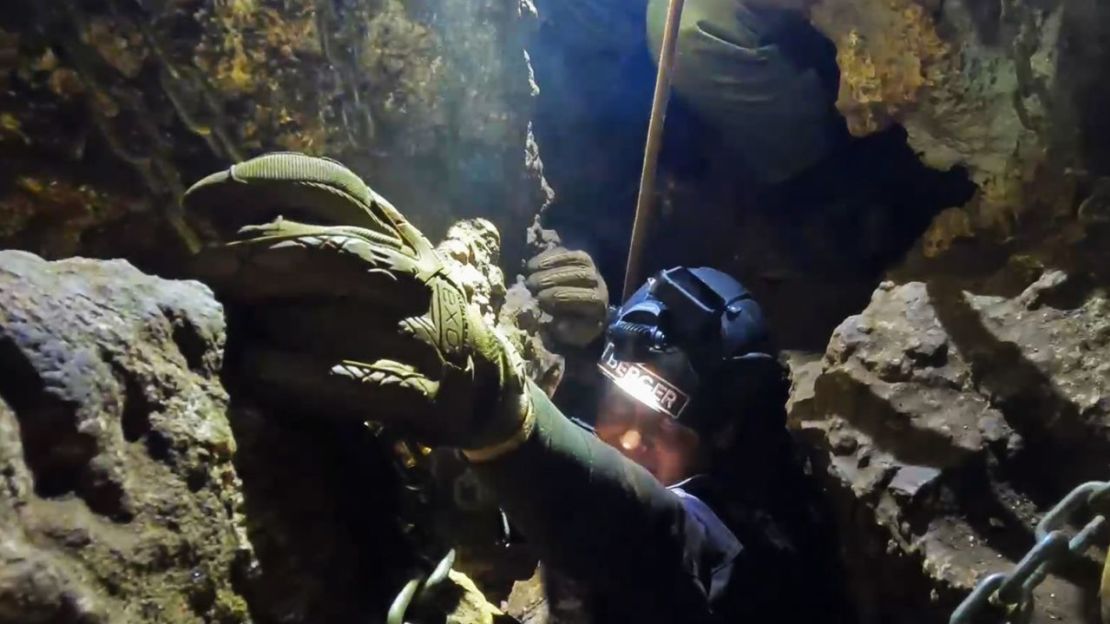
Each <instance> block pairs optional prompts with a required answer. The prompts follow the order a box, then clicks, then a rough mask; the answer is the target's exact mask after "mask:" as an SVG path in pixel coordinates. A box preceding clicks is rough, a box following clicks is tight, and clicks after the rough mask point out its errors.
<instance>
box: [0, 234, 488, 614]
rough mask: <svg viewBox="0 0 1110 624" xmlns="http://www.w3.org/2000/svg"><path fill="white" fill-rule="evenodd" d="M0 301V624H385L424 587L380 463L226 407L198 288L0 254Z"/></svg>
mask: <svg viewBox="0 0 1110 624" xmlns="http://www.w3.org/2000/svg"><path fill="white" fill-rule="evenodd" d="M0 292H3V293H4V297H3V299H2V301H0V363H2V364H3V369H4V376H3V378H2V379H0V474H3V475H4V478H3V484H4V486H3V487H2V488H0V622H4V623H9V622H10V623H11V624H16V623H19V624H29V623H35V622H43V623H46V622H88V623H100V622H103V623H107V622H112V623H115V622H120V623H130V622H136V623H137V622H222V623H231V622H305V623H308V622H323V621H381V620H383V619H384V617H383V614H384V613H385V611H386V608H387V607H388V606H389V604H390V602H392V600H393V598H394V595H395V594H396V592H397V591H398V590H399V589H400V588H401V587H402V586H403V585H404V583H405V582H406V581H407V580H408V579H409V576H410V574H413V573H415V571H416V570H418V569H420V566H419V565H417V562H416V561H414V560H413V552H412V547H413V545H412V544H411V543H410V542H408V541H407V540H406V539H405V538H404V533H403V531H402V526H401V525H400V524H399V522H398V517H399V516H398V513H399V510H398V508H397V507H396V502H395V492H394V488H396V483H395V478H394V473H393V468H392V467H391V465H390V462H391V460H390V459H389V457H388V455H386V454H384V453H383V452H382V450H381V449H380V448H378V447H377V446H376V445H375V442H374V440H373V439H372V438H371V436H370V435H369V434H368V433H366V432H365V431H361V432H360V431H359V430H358V429H357V428H355V429H353V430H345V429H340V428H337V427H336V426H335V424H334V423H331V422H328V423H327V424H323V423H316V422H305V421H303V420H297V421H294V420H290V419H287V418H282V417H280V416H279V415H275V414H272V413H269V414H268V413H265V412H263V411H261V410H260V409H259V408H257V407H256V406H253V405H252V404H251V403H250V402H249V401H248V400H246V399H244V398H236V397H235V395H234V394H232V395H231V396H230V397H229V394H228V392H227V391H225V389H224V386H223V384H222V382H221V369H222V365H223V357H224V351H223V350H224V346H225V341H226V339H225V327H224V317H223V310H222V308H221V306H220V304H219V303H218V302H216V301H215V300H214V299H213V297H212V294H211V292H210V291H209V290H208V289H207V288H206V287H205V286H203V285H201V284H199V283H197V282H174V281H166V280H162V279H159V278H155V277H150V276H147V275H144V274H142V273H140V272H139V271H137V270H136V269H135V268H133V267H132V266H130V265H129V264H127V263H126V262H124V261H122V260H116V261H110V262H101V261H92V260H83V259H74V260H66V261H60V262H46V261H44V260H42V259H41V258H38V257H36V256H33V255H31V254H28V253H24V252H17V251H4V252H0ZM451 587H453V588H455V589H453V590H452V591H450V592H447V594H446V595H445V596H444V597H443V599H444V600H447V599H458V602H457V603H450V602H449V603H447V604H446V607H445V608H446V609H447V610H448V611H450V612H452V613H454V615H452V616H451V617H452V618H453V619H451V620H450V621H453V622H458V623H460V624H462V623H473V624H478V623H482V622H492V621H505V620H504V618H501V619H496V620H495V619H493V618H494V617H495V616H496V614H497V611H496V609H495V608H493V606H492V605H490V604H488V603H487V602H486V601H485V599H484V598H483V597H482V596H481V594H480V593H478V592H477V590H476V588H475V587H474V585H473V583H472V582H470V581H469V580H468V579H466V577H464V576H461V575H453V576H452V583H451ZM451 597H454V598H451Z"/></svg>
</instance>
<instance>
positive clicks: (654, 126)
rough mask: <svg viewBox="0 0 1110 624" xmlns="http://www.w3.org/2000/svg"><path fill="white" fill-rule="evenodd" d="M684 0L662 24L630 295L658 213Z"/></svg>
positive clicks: (629, 267)
mask: <svg viewBox="0 0 1110 624" xmlns="http://www.w3.org/2000/svg"><path fill="white" fill-rule="evenodd" d="M684 5H685V0H670V3H669V4H668V5H667V22H666V25H665V26H664V28H663V44H662V46H661V50H660V51H659V69H658V71H657V72H656V75H655V94H654V96H653V97H652V101H651V121H649V122H648V132H647V141H646V143H645V145H644V165H643V168H642V169H641V171H640V191H639V194H638V195H637V197H636V218H635V220H634V221H633V223H632V240H631V242H630V243H629V245H628V263H627V264H626V265H625V268H624V296H623V297H622V298H621V300H622V301H623V300H625V299H628V297H630V296H631V295H632V293H633V292H634V291H635V290H636V288H638V287H639V285H640V282H641V281H643V276H642V275H641V274H640V273H641V271H642V268H641V267H642V265H643V252H644V243H645V242H647V235H648V230H649V229H650V228H651V223H652V221H653V220H654V217H655V214H654V212H655V206H654V204H653V202H652V199H653V197H652V195H653V193H654V190H655V173H656V170H657V169H658V165H659V150H660V148H661V147H662V144H663V121H664V120H665V119H666V116H667V101H668V98H669V96H670V91H671V74H672V73H673V70H674V57H675V47H676V46H675V44H676V42H677V40H678V25H679V23H680V22H681V21H682V7H683V6H684Z"/></svg>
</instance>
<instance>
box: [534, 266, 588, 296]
mask: <svg viewBox="0 0 1110 624" xmlns="http://www.w3.org/2000/svg"><path fill="white" fill-rule="evenodd" d="M524 284H525V286H527V287H528V289H529V290H531V291H532V292H539V291H541V290H546V289H548V288H556V287H561V286H579V287H582V288H591V289H596V288H597V286H598V275H597V271H595V270H594V268H593V267H592V266H588V267H583V266H575V265H571V266H561V267H556V268H553V269H545V270H543V271H537V272H535V273H532V274H531V275H529V276H528V279H527V280H525V282H524Z"/></svg>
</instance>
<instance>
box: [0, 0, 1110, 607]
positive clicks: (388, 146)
mask: <svg viewBox="0 0 1110 624" xmlns="http://www.w3.org/2000/svg"><path fill="white" fill-rule="evenodd" d="M691 1H692V0H691ZM739 1H740V0H737V2H738V3H739ZM647 4H648V3H647V2H615V1H613V2H606V1H605V0H597V2H594V3H589V2H565V1H564V0H516V1H506V0H411V1H409V0H55V1H51V2H42V1H34V0H12V1H11V2H8V3H7V4H6V5H5V8H4V11H3V12H0V623H12V624H15V623H20V624H33V623H43V624H45V623H56V622H57V623H61V622H81V623H102V622H182V623H184V622H219V623H228V624H230V623H233V622H260V623H268V622H275V623H276V622H284V623H299V622H304V623H309V622H312V623H317V622H385V621H387V619H386V618H387V616H386V613H387V610H388V609H389V607H390V605H391V603H393V601H394V600H395V598H396V596H397V595H398V592H399V591H400V590H401V589H402V588H403V587H405V585H406V583H407V582H408V581H409V580H410V579H412V578H413V577H414V575H415V576H419V575H421V574H423V575H426V574H427V573H428V572H430V571H431V568H432V567H433V566H435V564H436V563H437V562H440V560H441V558H442V557H443V555H444V553H445V552H446V550H447V548H449V547H451V546H454V547H455V551H456V553H457V556H456V559H455V561H454V566H453V568H452V569H451V571H450V572H449V574H448V575H447V576H446V577H445V579H444V580H443V584H444V585H447V586H449V591H446V592H442V591H441V592H440V595H438V596H437V597H436V598H435V599H427V600H424V601H423V603H422V604H419V605H417V606H414V607H413V608H412V610H411V611H410V613H409V615H408V620H407V621H413V622H425V621H427V622H432V621H438V622H442V621H448V622H456V623H460V624H462V623H479V622H480V623H493V622H524V623H539V622H547V621H557V619H556V618H553V617H552V616H551V615H550V613H549V611H548V608H547V607H546V606H544V605H543V600H542V595H543V592H542V590H541V589H540V588H539V581H538V577H535V576H533V572H534V570H535V565H536V561H535V557H534V556H533V555H532V554H531V553H530V552H529V551H528V549H527V547H526V546H520V547H516V546H514V547H504V546H501V545H500V544H499V542H498V540H500V539H502V538H504V537H505V529H506V527H505V521H504V518H503V517H502V515H501V514H500V512H498V511H497V507H496V503H495V502H491V501H490V500H489V499H488V496H487V495H486V493H484V492H483V491H482V488H481V487H480V484H477V483H475V482H474V481H473V479H472V478H471V476H470V475H469V473H468V472H467V471H466V466H465V464H464V463H463V462H462V461H461V460H459V459H458V458H457V457H456V456H455V455H454V454H452V453H451V452H447V451H443V450H437V451H434V452H433V453H432V454H431V455H430V456H424V455H423V454H424V451H423V450H422V449H420V448H414V447H409V446H407V445H406V443H405V442H404V441H399V440H393V439H392V438H390V437H389V436H388V435H383V434H382V433H381V432H380V431H377V430H375V429H374V428H372V427H366V426H362V425H359V424H352V423H339V422H334V421H331V420H328V419H326V418H324V419H315V418H304V417H303V414H295V413H284V411H283V410H280V409H274V408H272V407H270V406H266V405H262V404H260V403H258V402H256V401H254V400H253V398H252V397H251V395H250V393H249V392H245V391H244V388H243V387H242V384H241V383H240V382H241V380H240V379H238V378H237V377H236V375H234V374H229V373H228V372H227V366H226V363H227V362H228V360H229V359H233V358H234V357H235V355H234V354H235V353H236V348H237V340H238V338H237V337H238V336H239V335H240V334H241V333H242V332H244V331H249V327H247V328H246V329H245V327H246V326H249V324H250V321H249V319H243V318H237V317H236V316H235V315H234V314H228V313H226V311H225V307H224V306H223V305H222V304H221V301H219V300H217V298H216V297H215V296H214V295H213V292H212V290H210V289H209V288H208V287H206V286H205V285H203V284H201V283H200V282H197V281H194V280H191V279H189V278H190V277H192V275H191V274H190V273H189V270H188V268H187V267H188V266H189V261H190V255H191V251H192V249H191V248H192V247H194V246H195V245H197V244H205V243H206V242H209V241H211V240H212V239H213V238H214V237H217V236H219V231H220V229H219V224H218V223H213V222H211V221H206V220H205V219H204V218H201V217H197V216H196V215H191V214H187V213H185V212H184V211H183V209H182V207H181V197H182V194H183V193H184V191H185V189H186V188H188V187H189V185H191V184H192V183H193V182H195V181H196V180H198V179H199V178H201V177H203V176H205V175H207V174H209V173H211V172H213V171H217V170H220V169H223V168H226V167H227V166H228V165H229V164H230V163H233V162H237V161H241V160H244V159H246V158H249V157H251V156H255V155H258V154H262V153H265V152H272V151H297V152H303V153H307V154H311V155H319V156H327V157H330V158H334V159H336V160H338V161H341V162H343V163H344V164H346V165H347V166H349V167H350V168H351V169H352V170H353V171H354V172H355V173H357V174H358V175H359V176H361V177H362V178H363V179H365V181H366V183H367V184H368V185H369V186H370V187H371V188H373V189H374V190H375V191H377V192H378V193H380V194H381V195H383V196H385V197H387V198H388V199H389V201H390V202H392V204H393V205H395V206H396V207H397V208H398V209H399V210H401V211H402V212H403V213H404V215H405V216H406V217H408V218H409V219H410V220H411V221H412V223H413V224H414V225H416V226H417V227H418V228H420V229H421V230H422V231H423V232H424V233H425V234H426V235H427V236H428V237H429V239H431V240H432V241H433V243H435V244H436V246H437V249H438V250H439V255H440V257H442V258H444V261H445V263H446V265H447V266H448V270H449V271H450V272H451V274H452V276H453V277H454V278H455V279H457V280H458V281H459V282H460V283H461V284H463V287H464V290H465V292H466V293H467V295H468V296H469V297H470V300H471V303H472V304H473V305H474V306H475V307H476V308H477V309H478V310H479V313H480V316H481V317H482V318H483V319H484V320H485V322H486V323H488V324H490V325H493V326H496V327H497V328H498V329H499V331H500V332H501V333H502V334H503V335H504V336H505V337H506V338H507V339H508V341H509V342H510V343H511V344H512V345H513V346H514V347H515V348H516V350H517V351H519V352H520V354H521V355H522V356H523V359H524V360H525V362H524V365H525V370H526V373H527V375H528V376H529V377H530V378H531V379H532V380H534V381H536V383H537V384H538V386H539V387H540V388H542V389H543V390H544V391H546V392H547V393H548V394H550V395H552V396H553V397H554V400H555V402H556V403H557V404H558V405H559V406H560V407H561V408H562V409H563V411H564V412H565V413H566V414H567V415H568V416H573V417H576V418H580V419H582V420H583V421H586V422H589V421H590V420H591V418H592V412H593V410H594V409H595V408H596V405H597V402H598V400H599V396H600V394H601V392H602V390H601V387H602V384H603V380H602V378H601V377H600V376H599V374H598V370H597V366H596V365H595V362H596V361H597V358H598V356H599V354H600V352H601V349H602V346H603V342H604V341H603V340H601V339H599V338H597V337H596V334H594V333H591V332H590V331H589V330H588V328H587V329H586V330H583V329H582V326H581V325H574V324H573V323H568V322H567V320H566V319H565V318H562V317H561V316H560V313H558V312H556V313H552V311H551V310H552V308H550V307H548V305H547V303H548V300H549V299H552V298H557V297H555V296H554V295H552V294H551V293H547V294H546V295H545V293H544V292H543V288H544V285H543V284H542V283H538V282H537V280H535V279H530V278H529V276H530V275H531V272H532V271H534V269H535V265H536V262H535V261H534V259H535V258H537V257H539V255H540V254H542V253H543V252H549V253H550V252H551V250H553V249H556V250H557V249H562V248H566V249H570V250H574V251H576V252H577V251H582V252H585V253H586V254H588V256H589V257H590V258H591V259H592V262H593V263H594V265H596V272H597V273H598V274H599V275H600V277H602V278H604V284H601V283H600V282H596V281H594V282H588V283H589V284H590V288H591V289H592V290H591V292H590V295H591V296H594V297H602V298H604V297H606V296H607V297H608V300H609V303H611V304H619V303H620V300H619V299H620V296H621V286H622V282H623V273H624V268H625V256H626V254H627V249H628V242H629V237H630V231H631V226H632V221H633V210H634V207H635V204H636V192H637V185H638V182H639V175H640V167H641V164H642V158H643V146H644V137H645V133H646V131H647V124H648V117H649V114H650V108H651V94H652V89H653V85H654V80H655V64H654V62H653V59H652V56H651V41H650V39H651V37H650V36H649V34H648V32H647V29H645V28H644V23H645V11H646V5H647ZM653 4H654V5H655V6H662V4H661V3H659V2H658V1H656V2H655V3H653ZM688 4H690V1H688ZM583 6H587V7H589V6H592V7H594V8H596V11H594V12H591V11H586V12H585V13H584V12H583V10H582V9H581V7H583ZM746 6H747V7H748V8H747V9H745V10H749V9H750V10H754V11H769V12H777V13H776V14H781V15H782V16H784V17H783V19H784V20H785V21H784V22H783V23H786V24H788V27H789V28H790V29H793V30H790V35H789V37H790V41H792V42H793V43H794V44H795V45H793V46H792V50H791V51H790V53H791V55H792V56H791V59H792V60H791V62H793V63H796V64H799V65H800V66H804V67H807V68H809V69H811V70H812V73H813V79H814V80H815V81H817V82H819V83H820V84H822V85H823V88H825V89H826V93H828V95H829V102H828V106H829V111H830V114H831V115H833V116H834V117H835V119H836V124H837V126H836V128H835V129H834V131H832V136H833V138H832V139H830V141H831V145H832V146H831V147H830V148H829V151H828V155H827V156H826V157H824V158H822V159H821V160H820V162H819V163H818V164H816V165H815V166H813V167H808V168H806V169H805V170H804V171H803V172H802V173H800V174H798V175H793V176H790V177H789V178H788V179H787V180H786V181H785V182H781V183H778V182H777V183H774V184H769V183H765V182H763V181H762V180H761V179H760V178H759V176H758V175H757V174H756V173H753V171H751V168H750V167H748V166H746V165H745V164H744V162H743V158H742V157H740V156H738V155H737V153H736V151H735V149H734V148H735V146H733V145H730V144H729V142H728V141H727V140H725V139H724V138H723V137H724V136H726V135H725V133H723V132H721V131H720V128H719V122H714V121H713V120H712V119H709V118H707V115H706V112H705V110H704V109H703V108H699V107H698V106H697V104H696V103H694V102H692V101H691V100H690V99H689V98H685V97H683V96H682V95H681V94H679V95H675V96H673V97H672V99H671V103H670V110H669V113H668V116H667V120H666V129H665V133H664V138H663V149H662V153H661V157H660V167H659V175H658V178H657V180H656V184H655V193H654V198H655V202H656V205H657V206H658V209H659V216H658V219H657V221H656V223H655V225H654V229H653V230H652V232H651V233H650V238H649V243H648V249H649V253H648V254H647V255H646V256H645V258H646V260H645V262H646V264H647V265H648V266H647V268H648V269H649V270H650V271H655V270H659V269H663V268H667V267H670V266H674V265H680V264H681V265H689V266H695V265H706V266H713V267H716V268H718V269H721V270H723V271H725V272H727V273H729V274H731V275H732V276H734V277H735V278H737V279H739V280H740V281H741V282H743V283H744V284H745V285H746V286H747V287H748V288H749V289H750V290H751V291H752V293H753V295H754V296H755V297H756V298H757V299H758V300H759V301H760V302H761V304H762V305H763V308H764V310H765V312H766V315H767V320H768V323H769V324H770V329H771V333H772V335H773V338H774V339H775V341H776V343H777V345H778V347H779V348H780V349H781V350H782V358H783V360H784V362H785V363H786V364H787V365H788V367H789V372H790V382H791V383H790V395H789V400H788V402H787V411H786V416H787V424H788V427H789V430H790V433H791V436H792V437H793V439H794V441H795V443H796V445H797V447H798V448H799V450H800V453H801V455H802V457H803V459H804V462H805V465H806V467H807V471H806V480H807V484H808V485H807V487H809V489H808V490H807V492H809V494H806V496H810V497H812V499H813V501H812V502H813V503H814V505H815V506H816V507H818V508H820V509H822V510H823V513H824V515H825V520H827V523H828V526H829V527H830V532H829V535H828V536H827V538H825V542H826V545H827V546H829V547H830V548H831V549H832V550H834V551H835V553H836V558H837V560H838V561H839V564H840V569H841V571H840V573H839V578H837V579H836V583H837V585H838V587H840V588H842V591H843V594H844V599H845V600H844V604H845V607H844V609H843V611H844V612H843V613H842V614H836V617H837V618H840V620H838V621H858V622H864V623H868V624H878V623H882V622H910V623H916V622H921V623H933V622H947V621H948V619H949V616H950V615H951V613H952V611H953V610H954V609H955V608H956V607H957V605H959V604H960V602H961V601H963V600H964V598H965V597H966V596H967V595H968V593H969V592H970V591H971V590H972V589H973V588H974V587H975V586H976V584H977V582H979V581H980V580H982V579H983V578H985V577H986V576H988V575H989V574H992V573H996V572H1009V571H1011V570H1012V569H1013V568H1014V566H1015V565H1016V564H1017V563H1018V562H1019V560H1021V558H1022V557H1023V556H1025V554H1026V553H1027V552H1028V551H1029V550H1030V548H1032V547H1033V546H1034V544H1035V543H1036V542H1037V536H1036V534H1035V530H1036V527H1037V523H1038V522H1039V521H1040V520H1041V518H1042V517H1043V515H1044V514H1045V512H1047V511H1048V510H1049V509H1051V508H1052V507H1053V506H1054V505H1055V504H1056V503H1057V502H1058V501H1059V500H1060V499H1061V498H1062V497H1064V496H1065V495H1066V494H1068V493H1069V492H1070V491H1072V490H1073V488H1075V487H1076V486H1078V485H1079V484H1081V483H1084V482H1087V481H1107V480H1110V291H1108V286H1110V121H1108V119H1110V116H1108V115H1107V113H1106V111H1107V110H1110V83H1108V81H1107V80H1106V78H1107V77H1108V76H1110V5H1107V3H1105V2H1103V1H1101V0H1037V1H1034V0H749V1H748V3H747V4H746ZM575 7H578V8H577V9H576V8H575ZM676 71H677V72H681V71H682V66H681V63H680V64H679V65H678V67H677V68H676ZM749 157H750V156H749ZM530 261H533V262H531V263H530ZM591 266H593V265H591ZM541 281H542V280H541ZM545 297H547V299H545ZM302 330H303V328H298V327H291V328H289V331H290V332H294V333H295V332H298V331H302ZM288 411H290V412H292V411H294V410H288ZM429 463H430V465H431V466H433V468H434V469H433V470H430V471H425V470H423V468H419V467H421V466H424V465H425V464H429ZM413 465H416V466H418V468H419V469H415V470H414V469H413V468H412V466H413ZM445 484H447V485H445ZM413 492H418V493H419V495H414V494H413ZM1101 504H1102V507H1101V508H1100V509H1101V510H1102V511H1103V513H1107V512H1110V509H1108V508H1106V504H1107V503H1106V501H1105V500H1103V501H1102V502H1101ZM1094 511H1098V510H1097V509H1096V510H1086V511H1085V513H1087V514H1088V515H1087V516H1084V515H1083V513H1079V512H1077V513H1076V515H1075V518H1076V519H1077V520H1079V524H1080V525H1082V524H1083V523H1084V522H1086V519H1087V518H1089V517H1090V513H1093V512H1094ZM1078 528H1082V527H1081V526H1073V527H1072V530H1074V529H1078ZM510 533H511V529H510ZM1108 537H1110V530H1108V529H1106V528H1105V527H1103V528H1102V533H1101V534H1099V535H1097V536H1096V538H1097V539H1095V540H1094V541H1095V544H1096V547H1093V548H1091V549H1089V550H1088V551H1087V552H1086V553H1085V554H1083V555H1082V556H1079V555H1076V556H1069V557H1067V558H1066V561H1064V562H1062V563H1061V565H1059V566H1057V567H1055V568H1053V570H1052V574H1050V575H1049V576H1048V577H1047V578H1045V579H1044V581H1043V582H1042V583H1041V584H1040V585H1039V586H1038V588H1037V589H1036V590H1035V592H1034V594H1033V596H1034V597H1035V601H1034V602H1033V606H1032V612H1031V614H1030V617H1031V620H1026V621H1034V622H1074V623H1080V622H1083V623H1086V622H1099V621H1103V622H1108V621H1110V619H1102V620H1100V617H1101V618H1106V617H1110V571H1107V572H1106V574H1107V575H1108V576H1107V577H1106V579H1105V580H1100V579H1101V578H1102V576H1101V575H1102V574H1103V561H1104V559H1105V554H1106V544H1107V542H1108V541H1110V540H1108V539H1107V538H1108ZM1100 582H1101V583H1102V584H1103V589H1102V593H1103V594H1104V596H1105V597H1106V599H1107V602H1103V603H1102V604H1101V605H1100V595H1099V594H1100V592H1099V588H1100ZM804 593H805V591H804V590H803V589H801V588H799V596H800V599H802V598H801V597H802V595H803V594H804ZM444 613H447V615H444ZM984 621H1002V620H1000V619H995V620H989V619H988V620H984Z"/></svg>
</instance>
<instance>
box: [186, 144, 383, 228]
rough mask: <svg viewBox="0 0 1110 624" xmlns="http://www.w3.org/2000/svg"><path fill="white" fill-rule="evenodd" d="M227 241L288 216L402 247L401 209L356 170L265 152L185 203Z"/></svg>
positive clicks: (202, 186) (209, 181)
mask: <svg viewBox="0 0 1110 624" xmlns="http://www.w3.org/2000/svg"><path fill="white" fill-rule="evenodd" d="M182 203H183V206H184V208H185V210H186V211H187V212H189V213H192V214H199V215H202V216H204V217H206V218H207V219H208V220H209V221H210V222H211V223H212V224H213V225H215V226H216V228H217V230H218V232H219V233H220V234H221V235H222V236H224V237H225V240H226V239H229V238H232V237H233V235H234V232H235V231H237V230H238V229H239V228H241V227H243V226H244V225H249V224H252V223H264V222H267V221H270V220H272V219H274V218H276V217H279V216H284V217H289V218H291V219H294V220H303V221H305V222H307V223H315V224H320V225H350V226H356V227H361V228H365V229H366V230H368V231H369V232H372V233H373V234H372V235H371V237H372V238H374V239H375V240H376V242H378V243H380V244H383V245H387V246H389V247H392V248H394V249H402V248H403V246H404V240H403V238H402V235H401V232H400V231H398V228H397V226H396V225H395V223H394V219H393V216H392V215H393V214H394V213H396V210H395V209H394V208H393V207H392V206H389V205H388V202H386V201H385V200H384V199H382V198H381V197H380V196H379V195H378V194H377V193H375V192H374V191H372V190H371V189H370V188H369V187H368V186H366V183H364V182H363V181H362V179H360V178H359V177H358V176H357V175H355V174H354V173H353V172H352V171H351V170H349V169H347V168H346V167H344V166H343V165H341V164H339V163H338V162H335V161H333V160H328V159H325V158H315V157H311V156H306V155H304V154H297V153H292V152H279V153H273V154H265V155H263V156H259V157H257V158H252V159H250V160H247V161H244V162H241V163H238V164H235V165H232V166H231V167H230V168H229V169H227V170H225V171H220V172H216V173H213V174H212V175H210V176H208V177H206V178H204V179H202V180H200V181H199V182H197V183H196V184H194V185H193V186H192V187H190V188H189V190H188V191H186V192H185V195H184V197H183V199H182Z"/></svg>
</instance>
